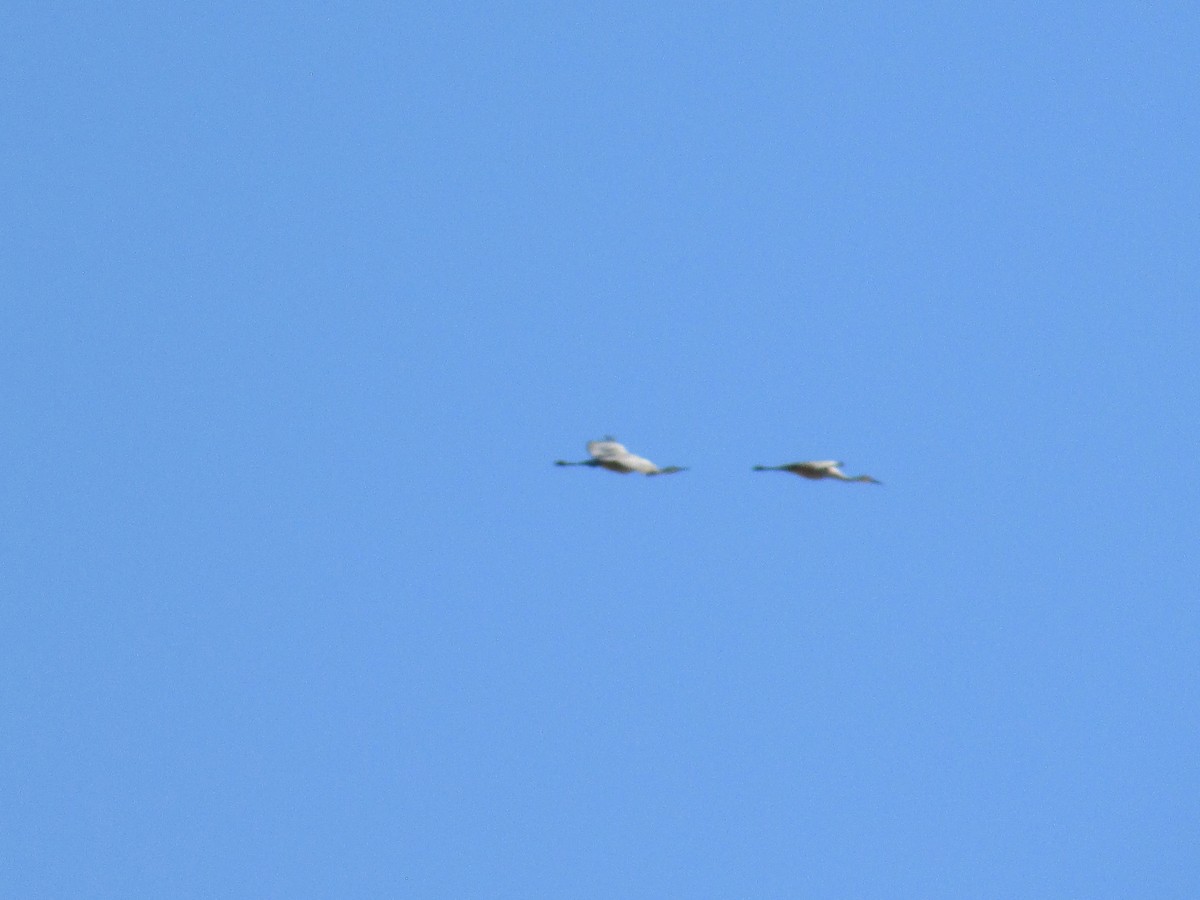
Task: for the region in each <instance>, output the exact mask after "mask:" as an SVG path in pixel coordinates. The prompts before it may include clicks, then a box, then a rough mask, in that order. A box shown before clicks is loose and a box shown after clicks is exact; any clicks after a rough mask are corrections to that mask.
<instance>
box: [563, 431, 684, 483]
mask: <svg viewBox="0 0 1200 900" xmlns="http://www.w3.org/2000/svg"><path fill="white" fill-rule="evenodd" d="M587 452H588V453H590V454H591V455H592V458H591V459H585V460H583V461H582V462H567V461H566V460H562V459H560V460H557V461H556V462H555V463H554V464H555V465H556V466H599V467H600V468H602V469H608V471H610V472H620V473H621V474H622V475H628V474H629V473H630V472H643V473H645V474H646V475H670V474H672V473H673V472H686V471H687V469H686V468H684V467H681V466H667V467H666V468H665V469H660V468H659V467H658V466H656V465H655V464H654V463H652V462H650V460H648V459H646V458H645V457H642V456H636V455H634V454H633V453H630V452H629V451H628V450H626V449H625V446H624V445H623V444H618V443H617V441H616V438H613V437H605V438H604V440H602V441H588V445H587Z"/></svg>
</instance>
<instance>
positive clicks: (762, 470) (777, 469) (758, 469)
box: [754, 466, 783, 472]
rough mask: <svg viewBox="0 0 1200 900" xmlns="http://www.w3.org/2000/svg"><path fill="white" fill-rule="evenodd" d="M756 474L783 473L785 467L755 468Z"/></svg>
mask: <svg viewBox="0 0 1200 900" xmlns="http://www.w3.org/2000/svg"><path fill="white" fill-rule="evenodd" d="M754 471H755V472H782V471H783V466H755V467H754Z"/></svg>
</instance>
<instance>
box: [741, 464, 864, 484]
mask: <svg viewBox="0 0 1200 900" xmlns="http://www.w3.org/2000/svg"><path fill="white" fill-rule="evenodd" d="M840 465H842V463H840V462H838V461H836V460H832V459H819V460H814V461H811V462H794V463H787V464H786V465H782V466H755V467H754V471H755V472H791V473H792V474H793V475H799V476H800V477H801V478H811V479H813V480H814V481H815V480H819V479H821V478H836V479H837V480H838V481H865V482H867V483H868V484H883V482H882V481H878V480H876V479H874V478H872V477H871V476H870V475H853V476H852V475H847V474H846V473H845V472H843V471H842V470H841V469H839V468H838V466H840Z"/></svg>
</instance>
